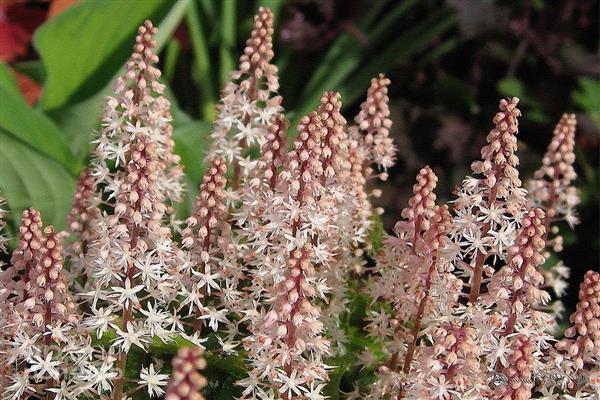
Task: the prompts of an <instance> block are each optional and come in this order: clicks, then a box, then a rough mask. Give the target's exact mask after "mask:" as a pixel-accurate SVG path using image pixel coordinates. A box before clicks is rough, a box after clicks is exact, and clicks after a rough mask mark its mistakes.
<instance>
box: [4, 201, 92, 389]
mask: <svg viewBox="0 0 600 400" xmlns="http://www.w3.org/2000/svg"><path fill="white" fill-rule="evenodd" d="M41 228H42V221H41V218H40V214H39V212H38V211H37V210H35V209H28V210H24V211H23V213H22V218H21V224H20V227H19V242H18V244H17V247H16V248H15V250H14V252H13V256H12V260H11V266H10V267H9V269H8V270H6V271H4V272H3V273H2V282H3V287H2V294H3V297H2V303H3V305H2V313H0V324H1V325H2V326H3V327H4V328H3V332H2V334H0V364H3V365H5V364H6V365H8V366H10V367H8V368H7V370H6V371H3V372H5V373H6V375H3V377H2V379H0V384H2V387H3V388H4V389H5V390H6V396H7V398H19V396H20V394H23V393H26V394H27V396H29V395H30V394H32V393H35V392H37V393H40V392H43V391H46V390H48V391H55V390H58V389H57V386H59V385H62V386H63V387H65V388H67V387H70V388H73V387H75V386H76V383H75V379H74V376H73V371H76V369H75V364H76V363H77V360H78V358H79V357H81V354H82V352H83V353H85V351H86V346H85V344H84V343H83V342H82V341H81V340H80V337H79V336H78V335H77V334H76V329H78V328H79V325H78V323H79V321H80V316H79V312H78V310H77V307H76V305H75V303H74V301H73V299H72V297H71V294H70V292H69V287H68V283H69V282H68V280H67V278H66V276H65V274H64V271H63V245H62V242H63V240H64V238H65V237H66V233H65V232H56V231H55V229H54V227H52V226H47V227H46V228H45V229H44V230H43V232H42V231H41ZM4 378H6V379H9V381H10V382H11V383H10V384H8V383H6V382H4ZM59 378H60V382H61V383H59ZM11 396H12V397H11Z"/></svg>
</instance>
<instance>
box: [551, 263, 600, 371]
mask: <svg viewBox="0 0 600 400" xmlns="http://www.w3.org/2000/svg"><path fill="white" fill-rule="evenodd" d="M569 320H570V321H571V323H572V326H570V327H569V328H567V330H566V331H565V336H566V338H565V339H562V340H560V341H559V342H558V343H557V344H556V349H558V350H559V351H562V352H564V353H565V359H566V362H568V363H571V364H572V369H573V371H574V372H575V371H578V370H581V369H583V368H584V366H585V365H592V366H598V365H600V274H599V273H598V272H596V271H588V272H587V273H586V274H585V277H584V280H583V282H582V283H581V284H580V285H579V303H577V310H576V311H575V312H574V313H573V314H571V317H570V318H569Z"/></svg>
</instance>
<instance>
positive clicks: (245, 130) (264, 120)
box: [209, 7, 282, 189]
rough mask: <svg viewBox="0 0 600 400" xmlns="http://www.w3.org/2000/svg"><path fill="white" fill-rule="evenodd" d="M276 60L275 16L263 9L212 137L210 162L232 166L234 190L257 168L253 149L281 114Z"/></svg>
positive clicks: (223, 100) (226, 89) (227, 89)
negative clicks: (218, 161) (217, 160)
mask: <svg viewBox="0 0 600 400" xmlns="http://www.w3.org/2000/svg"><path fill="white" fill-rule="evenodd" d="M272 58H273V13H272V12H271V10H269V9H268V8H266V7H260V8H259V10H258V14H257V15H256V16H255V17H254V27H253V29H252V32H251V33H250V38H249V39H248V40H247V41H246V47H245V48H244V54H242V56H241V57H240V65H239V69H238V70H236V71H233V72H232V74H231V76H232V78H233V79H234V80H233V81H231V82H228V83H227V84H226V85H225V87H224V88H223V91H222V94H221V101H220V104H219V105H218V110H219V113H218V116H217V119H216V121H215V123H214V129H213V132H212V133H211V139H212V148H211V150H210V152H209V158H213V156H217V157H220V158H223V159H224V160H225V161H226V162H227V164H233V165H232V168H231V169H232V171H233V182H232V187H233V188H234V189H235V188H237V187H238V186H239V184H240V182H241V181H242V180H243V179H244V178H246V177H247V176H248V175H249V174H250V171H251V170H252V169H253V168H254V167H255V164H256V160H253V159H252V156H251V154H250V153H251V149H252V148H253V147H254V148H256V147H259V148H260V146H262V144H263V143H264V142H265V138H266V136H267V131H268V126H269V124H270V122H271V120H272V119H273V117H274V116H275V115H276V114H277V113H279V112H281V111H282V108H281V101H282V99H281V96H279V95H277V91H278V90H279V79H278V77H277V67H276V66H275V65H273V64H271V63H270V61H271V59H272Z"/></svg>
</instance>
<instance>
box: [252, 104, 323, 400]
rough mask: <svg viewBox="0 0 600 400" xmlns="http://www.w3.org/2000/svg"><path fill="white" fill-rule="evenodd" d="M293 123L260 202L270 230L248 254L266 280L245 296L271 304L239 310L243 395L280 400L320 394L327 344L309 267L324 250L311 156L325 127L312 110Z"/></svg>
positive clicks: (318, 290) (318, 171)
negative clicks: (275, 176) (267, 196)
mask: <svg viewBox="0 0 600 400" xmlns="http://www.w3.org/2000/svg"><path fill="white" fill-rule="evenodd" d="M326 101H327V99H325V98H324V99H323V102H326ZM297 130H298V137H297V138H296V140H295V141H294V150H293V151H292V152H291V153H290V154H289V155H288V156H287V161H288V164H287V168H285V169H284V170H283V171H282V172H281V173H280V181H279V182H280V183H279V187H277V188H276V191H275V194H274V195H273V196H272V200H271V203H270V204H267V205H266V207H267V210H266V211H265V212H266V213H268V214H266V215H263V218H264V219H265V220H266V221H270V222H269V223H268V224H267V226H266V228H267V229H270V230H271V231H270V233H269V234H268V237H270V245H268V246H265V247H264V248H263V249H262V250H264V251H261V252H256V253H255V254H253V257H256V258H257V260H263V261H262V262H260V264H265V265H267V266H268V267H269V268H270V269H271V270H270V271H269V272H268V273H269V274H270V279H269V280H268V281H265V280H262V283H263V284H265V283H266V285H265V286H263V287H257V286H255V285H253V286H254V294H253V295H254V296H255V298H256V300H262V301H260V303H262V304H272V305H271V306H269V307H266V309H265V308H263V307H262V306H260V303H258V302H257V303H255V304H256V306H258V309H257V310H255V311H254V312H251V311H247V312H246V313H247V314H248V316H249V318H250V320H251V322H252V323H251V325H250V326H249V329H250V331H251V333H252V336H250V337H248V338H246V339H245V341H244V347H245V349H246V351H247V352H248V355H249V356H250V363H251V366H252V370H251V371H250V378H249V379H246V380H244V381H243V382H241V383H242V384H243V385H244V386H245V387H246V389H245V391H244V396H245V397H251V398H253V397H258V398H266V396H268V395H269V393H271V396H272V395H273V391H275V392H278V393H279V394H280V395H281V396H282V397H283V398H286V399H291V398H302V397H303V396H305V395H306V397H308V394H309V393H314V394H318V393H320V391H321V389H322V387H323V386H324V385H323V383H322V382H323V381H326V380H327V371H326V369H327V367H326V365H325V364H324V363H323V356H324V355H326V354H327V353H328V347H329V343H328V341H327V340H326V339H325V338H324V337H323V324H322V323H321V322H320V321H319V316H320V308H319V306H317V305H316V304H315V303H314V299H318V298H325V296H326V291H327V287H326V286H325V283H324V282H322V281H320V280H318V275H317V271H316V267H317V265H318V264H320V263H321V264H325V263H326V261H327V260H328V259H329V258H330V257H331V255H330V254H329V252H328V251H327V249H326V247H324V246H322V245H320V243H319V238H320V237H321V236H324V233H325V231H326V230H327V229H328V222H329V218H328V215H327V214H326V213H324V210H323V209H322V208H321V204H320V203H319V199H320V197H321V195H322V193H323V191H324V188H323V186H322V183H321V177H322V176H323V167H322V164H321V162H320V161H319V160H320V156H321V152H322V149H321V140H322V138H323V136H324V134H325V133H326V129H325V128H324V127H323V123H322V120H321V117H320V116H319V115H318V114H317V113H316V112H313V113H312V114H310V115H309V116H305V117H303V118H302V119H301V120H300V123H299V125H298V128H297ZM261 247H262V246H261ZM258 249H260V247H259V248H258ZM250 313H252V314H250Z"/></svg>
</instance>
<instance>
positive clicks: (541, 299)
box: [482, 208, 550, 336]
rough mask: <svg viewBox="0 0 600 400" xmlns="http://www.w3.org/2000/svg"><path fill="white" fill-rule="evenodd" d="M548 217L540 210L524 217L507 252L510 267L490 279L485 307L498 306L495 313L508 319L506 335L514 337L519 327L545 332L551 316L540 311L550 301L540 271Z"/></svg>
mask: <svg viewBox="0 0 600 400" xmlns="http://www.w3.org/2000/svg"><path fill="white" fill-rule="evenodd" d="M544 216H545V215H544V212H543V211H542V210H540V209H539V208H534V209H532V210H529V211H528V212H527V213H526V214H525V215H524V216H523V218H522V225H521V228H519V231H518V232H517V237H516V239H515V242H514V244H513V245H512V246H511V247H510V248H509V249H508V251H507V257H506V265H505V266H503V267H502V268H501V269H500V270H499V271H498V272H496V273H495V274H494V275H493V276H492V277H491V278H490V282H489V284H488V286H487V287H488V293H486V294H485V295H484V296H483V298H482V301H483V303H484V304H486V305H489V304H494V305H495V308H494V312H495V313H497V314H499V315H501V316H502V318H504V319H505V325H504V332H503V334H504V335H505V336H506V335H510V334H512V333H513V332H514V331H515V329H516V328H517V326H519V327H532V328H533V329H537V330H541V331H542V332H543V330H544V329H545V322H546V321H544V320H545V319H547V318H548V315H547V314H545V315H543V314H544V313H541V312H539V311H537V308H538V307H539V306H540V305H545V304H547V303H548V301H549V300H550V296H549V294H548V292H546V291H544V290H542V289H541V286H542V283H543V281H544V277H543V276H542V274H541V272H540V271H541V265H542V264H543V263H544V261H545V259H544V256H543V255H542V253H543V251H544V246H545V243H544V234H545V230H546V228H545V227H544V225H543V220H544ZM540 324H543V325H540Z"/></svg>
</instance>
